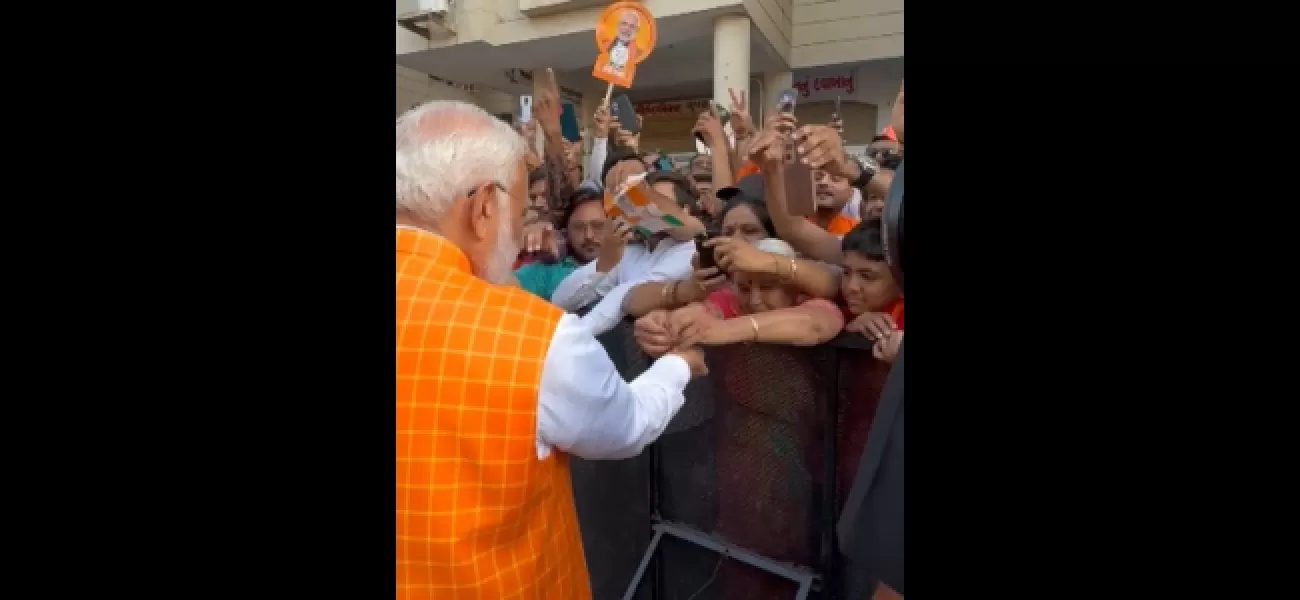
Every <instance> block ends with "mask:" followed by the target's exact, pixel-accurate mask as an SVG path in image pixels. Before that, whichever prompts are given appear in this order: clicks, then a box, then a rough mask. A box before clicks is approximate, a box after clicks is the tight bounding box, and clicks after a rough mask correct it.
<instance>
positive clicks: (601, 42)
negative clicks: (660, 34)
mask: <svg viewBox="0 0 1300 600" xmlns="http://www.w3.org/2000/svg"><path fill="white" fill-rule="evenodd" d="M655 37H656V33H655V19H654V16H653V15H651V14H650V11H648V10H646V8H645V6H644V5H642V4H641V3H639V2H615V3H614V4H611V5H609V6H607V7H605V11H604V12H602V13H601V14H600V18H599V19H597V20H596V49H597V50H598V51H599V54H598V55H597V56H596V64H595V66H594V67H593V69H592V72H591V75H592V77H595V78H596V79H600V80H602V81H607V82H609V83H612V84H614V85H617V86H620V87H631V86H632V78H633V76H635V75H636V65H637V64H638V63H640V62H641V61H643V60H645V59H646V57H648V56H650V53H651V52H653V51H654V47H655Z"/></svg>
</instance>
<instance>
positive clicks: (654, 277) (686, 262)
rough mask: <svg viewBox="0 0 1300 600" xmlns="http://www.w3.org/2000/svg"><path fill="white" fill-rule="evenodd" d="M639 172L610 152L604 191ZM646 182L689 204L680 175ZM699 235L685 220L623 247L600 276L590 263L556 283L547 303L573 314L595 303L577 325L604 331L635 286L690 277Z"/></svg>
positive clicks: (700, 228) (629, 159)
mask: <svg viewBox="0 0 1300 600" xmlns="http://www.w3.org/2000/svg"><path fill="white" fill-rule="evenodd" d="M644 172H645V164H644V163H642V162H641V161H639V160H638V159H637V156H636V154H634V153H631V152H622V151H621V152H616V153H615V154H614V155H613V156H611V157H610V161H609V162H608V163H607V164H606V166H605V171H604V176H605V180H606V181H605V184H606V189H617V188H618V185H619V184H620V183H621V182H623V181H626V180H627V177H629V176H631V175H634V174H638V173H644ZM646 181H647V182H648V183H649V184H650V189H651V190H653V191H655V192H657V193H659V194H661V195H664V196H667V197H669V198H673V200H674V201H675V202H676V203H677V204H678V205H679V206H689V205H690V204H691V203H693V202H694V198H693V197H692V196H691V193H690V183H689V182H688V181H687V180H686V178H685V177H683V176H682V175H681V174H680V173H677V172H675V171H660V172H657V173H652V174H650V175H649V176H648V177H647V178H646ZM611 186H613V187H611ZM703 232H704V225H703V224H702V223H700V222H699V221H698V220H697V219H695V218H693V217H689V218H688V219H687V221H686V225H684V226H682V227H676V228H673V229H670V230H668V231H667V232H664V233H659V234H655V235H653V236H650V237H649V238H648V239H645V240H640V241H637V242H629V243H627V246H626V247H625V248H624V250H623V256H622V258H621V259H620V260H619V261H618V264H616V265H615V266H614V267H613V268H612V269H610V270H609V271H607V272H601V271H599V270H597V264H596V263H595V262H593V263H588V264H586V265H584V266H583V267H581V268H579V269H578V270H576V271H574V272H573V273H571V274H570V275H569V276H568V277H566V278H565V279H564V281H562V282H560V285H559V286H557V287H556V288H555V293H554V294H552V295H551V302H553V303H554V304H556V305H557V306H559V307H561V308H564V309H565V310H569V311H575V310H579V309H581V308H582V307H584V306H587V305H588V304H590V303H591V302H593V301H595V300H597V299H599V302H598V303H597V304H596V306H595V307H593V308H592V309H591V311H590V312H588V313H587V314H586V315H585V316H583V317H582V321H583V323H584V325H586V326H587V327H588V329H589V330H590V331H591V332H592V333H593V334H595V335H599V334H601V333H604V332H606V331H609V330H610V329H612V328H613V327H614V326H615V325H617V324H618V323H619V321H620V320H622V319H623V317H624V316H626V315H625V313H624V312H623V300H624V298H625V297H626V296H627V293H628V292H629V291H631V289H632V288H633V287H635V286H636V285H637V284H641V283H645V282H648V281H649V282H664V281H677V280H679V279H684V278H686V277H687V276H688V275H690V273H691V257H692V256H694V255H695V243H694V241H693V238H694V237H695V235H696V234H699V233H703ZM607 243H608V242H607Z"/></svg>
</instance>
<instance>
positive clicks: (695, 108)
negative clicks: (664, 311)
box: [396, 0, 903, 152]
mask: <svg viewBox="0 0 1300 600" xmlns="http://www.w3.org/2000/svg"><path fill="white" fill-rule="evenodd" d="M607 4H609V2H607V1H592V0H398V2H397V5H398V8H397V17H398V24H397V25H396V33H397V64H398V75H397V80H398V82H397V89H398V91H397V105H398V106H397V112H398V113H399V114H400V113H401V112H402V111H404V110H406V109H408V108H410V107H411V106H412V105H413V104H417V103H419V102H423V101H426V100H430V99H456V100H463V101H467V102H474V103H476V104H479V105H480V106H483V107H484V108H485V109H487V110H488V111H489V112H492V113H494V114H501V115H505V114H510V113H513V112H514V111H515V109H516V107H517V105H518V104H517V97H518V94H527V93H530V90H531V78H530V77H531V71H532V69H539V68H546V67H551V68H553V69H555V71H556V73H557V79H558V81H559V82H560V85H561V88H562V95H564V97H565V100H566V101H567V102H571V103H573V104H574V105H575V108H576V109H577V114H579V115H582V116H583V118H582V120H583V123H582V126H584V127H586V126H588V125H590V118H591V114H592V112H593V111H594V110H595V108H596V106H598V105H599V103H600V101H601V100H602V99H603V97H604V93H605V88H606V84H605V83H604V82H602V81H598V80H596V79H593V78H592V77H591V65H592V61H594V60H595V58H596V46H595V34H594V31H593V29H594V25H595V22H596V19H597V17H598V16H599V14H600V12H601V10H602V9H603V8H604V6H605V5H607ZM642 4H644V5H645V7H646V8H647V9H648V10H649V11H650V13H651V14H653V15H654V16H655V21H656V25H657V29H658V42H657V44H656V46H655V50H654V52H653V53H652V54H651V56H650V57H649V58H648V59H647V60H646V61H645V62H643V63H641V64H640V65H639V66H638V68H637V75H636V79H635V81H634V82H633V87H632V88H631V89H630V90H619V92H623V91H626V93H627V94H628V95H629V97H630V98H631V99H632V101H633V102H634V103H636V104H637V105H638V108H637V110H638V112H639V113H640V114H642V115H643V116H644V118H645V121H646V131H645V133H644V134H643V136H642V140H641V146H642V148H644V149H651V148H661V149H663V150H665V151H667V152H687V151H691V150H692V149H693V148H692V147H693V143H692V140H691V135H690V128H691V126H692V125H693V124H694V120H695V115H696V114H697V113H698V112H699V110H700V108H701V107H702V106H703V105H704V103H705V102H707V101H708V100H709V99H713V100H715V101H717V102H719V103H721V104H722V105H723V106H726V105H728V104H729V103H730V98H729V94H728V89H729V88H730V89H735V90H740V91H744V92H745V93H746V94H748V97H749V99H750V112H751V113H752V114H754V115H756V117H757V115H760V114H763V113H764V112H766V111H767V110H768V109H769V108H770V107H771V105H772V103H773V102H774V101H775V97H776V95H777V94H778V93H780V91H781V90H783V89H786V88H791V87H792V88H795V89H796V90H798V91H799V93H800V96H799V101H798V104H797V108H796V111H795V112H796V115H797V116H798V117H799V119H800V120H801V121H803V122H813V123H817V122H820V123H825V122H827V121H828V120H829V118H830V114H831V112H832V110H833V107H834V104H835V101H836V99H837V98H838V99H839V102H840V106H841V112H842V115H843V119H844V126H845V138H846V142H847V143H849V144H854V145H857V144H865V143H867V142H868V141H870V139H871V137H872V136H873V135H874V134H876V133H877V132H879V131H880V130H881V129H882V128H883V127H884V126H885V125H886V124H887V123H888V120H889V107H890V104H891V103H892V102H893V100H894V97H895V95H896V94H897V92H898V86H899V83H900V81H901V80H902V77H903V0H644V2H642Z"/></svg>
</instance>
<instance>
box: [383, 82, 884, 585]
mask: <svg viewBox="0 0 1300 600" xmlns="http://www.w3.org/2000/svg"><path fill="white" fill-rule="evenodd" d="M730 100H731V105H730V106H729V107H728V108H729V112H728V115H729V129H730V131H729V132H728V131H726V130H725V128H724V124H723V123H722V121H721V120H720V119H719V117H718V115H717V114H716V112H715V111H713V110H706V111H704V112H702V113H701V114H700V115H699V117H698V120H697V122H696V124H695V127H694V129H693V131H692V134H694V135H697V136H698V138H699V139H701V140H703V142H704V144H705V145H706V146H707V148H708V152H703V153H699V154H698V155H696V156H695V157H694V158H693V159H692V160H691V161H690V162H689V164H688V165H686V166H685V167H684V168H682V169H681V170H677V169H674V168H673V167H672V164H671V163H670V161H668V160H666V157H665V156H664V155H663V154H662V153H661V152H658V151H657V150H654V149H645V148H642V147H640V144H639V138H640V134H634V133H631V132H630V131H629V128H628V127H625V126H624V125H623V124H622V123H620V122H619V121H618V119H616V118H613V117H611V115H610V113H609V109H608V107H606V106H602V107H600V108H599V109H597V110H596V112H595V114H593V115H591V123H590V127H589V128H588V130H587V131H586V136H585V137H586V139H587V141H588V142H589V150H588V151H587V152H586V153H585V154H586V155H585V156H584V146H587V144H584V143H583V142H581V141H578V142H570V141H568V140H565V139H564V138H563V136H562V135H561V133H560V122H559V114H560V111H559V110H558V103H559V98H558V94H557V93H555V92H554V91H553V90H552V91H551V92H549V93H547V92H546V91H545V90H543V92H541V93H537V94H535V97H534V111H533V112H534V115H535V120H533V121H531V122H528V123H526V124H522V125H515V126H512V125H509V124H506V123H504V122H502V121H500V120H498V119H496V118H495V117H492V116H491V115H489V114H488V113H486V112H484V111H482V110H481V109H479V108H477V107H474V106H472V105H467V104H463V103H457V102H440V101H439V102H430V103H427V104H424V105H422V106H419V107H416V108H414V109H412V110H411V111H409V112H407V113H406V114H404V115H402V116H401V117H399V118H398V120H397V212H396V220H397V281H396V285H397V409H396V416H397V589H398V595H399V596H402V595H403V593H404V591H405V593H406V595H407V596H408V597H410V596H420V597H435V598H443V597H446V598H450V597H484V598H486V597H492V598H505V597H545V598H565V599H568V598H589V597H590V594H591V592H590V588H589V584H588V583H587V581H586V579H587V573H586V570H585V565H584V562H583V555H582V545H581V540H580V537H579V535H578V527H577V523H576V516H575V512H574V508H573V500H572V491H571V490H570V486H569V483H568V470H567V462H566V455H572V456H577V457H581V458H586V459H616V458H625V457H629V456H634V455H636V454H638V453H640V452H641V451H642V450H643V449H644V448H645V447H646V445H648V444H650V443H652V442H653V441H654V440H655V439H656V438H657V437H658V436H659V435H660V434H661V433H662V432H663V431H664V428H665V427H666V425H667V423H668V421H669V420H670V419H671V418H672V417H673V415H674V414H675V413H676V412H677V410H679V409H680V408H681V406H682V404H683V401H684V400H683V396H682V392H683V389H684V388H685V386H686V384H687V383H688V382H689V381H690V380H691V379H692V378H693V377H698V376H701V375H703V374H706V373H707V372H708V365H707V364H706V361H705V355H704V353H703V352H701V350H700V348H701V347H706V346H724V345H730V344H741V343H753V342H759V343H766V344H786V345H794V346H814V345H818V344H822V343H825V342H827V341H828V340H830V339H831V338H833V337H835V336H837V335H841V334H842V333H843V334H845V335H858V336H863V337H865V338H866V339H867V340H869V342H870V343H871V345H872V354H873V356H874V357H875V358H876V359H878V360H879V361H882V362H884V363H891V362H893V361H894V360H895V357H896V356H897V355H898V352H899V348H900V347H901V345H902V342H903V322H904V311H903V294H902V289H901V285H900V284H899V282H897V281H895V278H894V274H893V272H892V271H891V269H890V267H889V265H888V264H887V263H886V256H885V254H886V251H885V243H884V232H883V231H882V223H881V216H882V210H883V207H884V203H885V197H886V194H887V193H888V191H889V187H890V183H891V180H892V178H893V173H894V171H895V169H897V168H898V166H899V164H900V162H901V160H902V155H903V147H904V146H903V142H904V122H903V90H902V88H901V87H900V89H899V93H898V96H897V98H896V101H895V104H894V106H893V109H892V111H893V112H892V115H891V124H890V126H889V127H886V128H885V129H884V130H882V131H880V132H879V134H878V135H876V136H875V138H874V139H873V140H872V142H871V144H870V145H869V146H868V148H867V150H866V153H865V154H864V155H862V156H855V155H853V154H851V153H849V152H847V151H846V150H845V148H844V140H843V138H842V132H841V127H840V124H839V123H836V122H831V123H803V122H800V121H799V120H798V119H797V118H796V117H795V116H794V115H793V114H791V113H783V112H771V113H770V114H767V115H763V118H762V119H761V122H757V121H755V120H754V119H753V118H752V117H751V115H750V114H749V107H748V105H747V103H746V102H745V94H744V93H743V92H733V93H732V95H731V98H730ZM638 119H639V117H638ZM640 125H644V123H641V122H639V123H638V127H635V128H633V129H637V130H640ZM537 136H540V137H542V138H543V139H544V140H545V142H544V144H543V146H542V148H543V150H542V152H541V155H538V154H537V153H536V152H535V151H534V147H535V146H534V145H533V143H532V140H534V139H535V138H536V137H537ZM788 144H791V145H792V147H793V148H794V149H795V160H798V161H800V162H801V163H803V164H804V165H806V166H807V167H808V168H809V169H811V171H812V184H811V185H812V187H813V190H814V193H813V196H814V198H815V210H814V211H813V213H812V214H811V215H809V216H803V215H796V214H795V213H796V212H798V211H797V210H791V203H792V202H793V201H794V200H792V199H791V198H788V197H787V190H788V189H789V188H790V185H789V184H790V183H791V182H788V181H787V180H786V178H787V176H791V175H790V174H791V173H792V172H793V171H791V170H790V169H789V164H788V163H789V158H790V157H789V156H787V155H786V153H785V151H786V149H787V147H790V146H788ZM641 177H644V178H645V179H644V181H645V189H646V190H647V193H649V194H651V195H653V196H654V197H655V200H656V202H658V203H659V204H660V205H674V206H676V207H679V208H680V210H681V213H680V214H681V215H682V218H681V219H680V221H681V223H682V224H681V225H680V226H675V227H671V228H669V229H667V230H664V231H658V232H654V233H650V234H647V233H646V232H645V231H644V230H642V229H638V228H635V227H631V226H630V225H629V223H627V222H626V221H624V220H621V219H617V218H611V216H610V212H609V211H610V208H611V202H610V197H611V196H612V195H614V194H616V193H618V191H619V190H621V189H624V187H625V186H626V185H627V184H628V182H629V181H636V180H638V179H639V178H641ZM796 184H797V182H796ZM702 252H703V253H704V254H707V255H708V258H707V260H705V258H704V257H702V256H701V254H702ZM626 319H632V320H634V323H635V324H634V332H635V339H636V342H637V344H639V345H640V347H641V349H642V350H644V352H645V353H646V354H647V355H649V356H651V357H654V358H655V359H656V360H655V361H654V363H653V364H652V365H651V367H650V368H649V369H648V370H647V371H646V372H645V373H644V374H642V375H640V376H639V377H637V378H636V379H635V380H633V381H630V382H629V381H625V380H624V379H623V378H622V376H621V375H620V374H619V373H618V371H617V369H615V368H614V365H613V364H612V362H611V361H610V359H609V357H608V356H607V354H606V352H605V350H604V348H603V347H602V346H601V345H600V344H599V342H597V341H596V339H595V336H598V335H600V334H602V333H604V332H606V331H608V330H610V329H612V328H613V327H615V326H617V325H618V324H619V323H621V322H623V321H624V320H626ZM886 591H887V590H886ZM457 594H462V595H457Z"/></svg>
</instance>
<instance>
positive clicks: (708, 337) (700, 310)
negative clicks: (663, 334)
mask: <svg viewBox="0 0 1300 600" xmlns="http://www.w3.org/2000/svg"><path fill="white" fill-rule="evenodd" d="M668 321H669V328H670V329H671V331H672V335H673V338H674V339H675V340H676V343H677V345H678V346H679V347H681V346H695V345H700V344H704V345H708V344H716V343H719V342H720V340H719V339H718V335H717V334H718V333H719V332H720V328H719V327H718V325H720V324H721V323H722V319H720V318H718V317H717V316H716V315H714V314H713V313H712V312H710V311H709V309H708V308H707V307H706V306H704V305H703V304H700V303H698V302H697V303H694V304H688V305H686V306H683V307H682V308H679V309H677V310H674V311H673V312H672V313H670V314H669V316H668Z"/></svg>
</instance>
